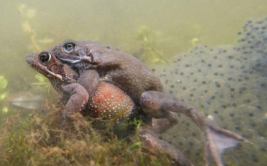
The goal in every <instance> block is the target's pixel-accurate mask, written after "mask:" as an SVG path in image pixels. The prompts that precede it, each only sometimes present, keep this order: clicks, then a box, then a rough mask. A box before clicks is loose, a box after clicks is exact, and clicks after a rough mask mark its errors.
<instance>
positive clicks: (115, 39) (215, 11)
mask: <svg viewBox="0 0 267 166" xmlns="http://www.w3.org/2000/svg"><path fill="white" fill-rule="evenodd" d="M266 11H267V1H266V0H254V1H252V0H251V1H249V0H246V1H244V0H235V1H231V0H225V1H220V0H198V1H197V0H180V1H178V0H165V1H162V0H147V1H143V0H135V1H133V0H129V1H123V0H113V1H111V0H80V1H70V0H68V1H54V0H53V1H52V0H48V1H40V0H38V1H23V0H22V1H18V0H17V1H15V0H12V1H4V0H1V5H0V13H1V17H2V19H1V24H0V25H1V26H0V36H1V39H0V45H1V49H0V54H1V56H0V61H1V66H0V71H1V72H0V75H1V77H2V78H1V77H0V78H1V79H0V81H1V80H2V81H1V82H0V95H6V94H7V97H6V98H9V99H8V100H7V99H5V102H4V100H2V99H1V100H0V101H1V103H0V106H1V108H0V111H1V114H0V115H1V116H2V117H0V121H1V122H2V121H4V120H5V118H6V117H7V115H8V114H9V113H11V114H15V113H16V112H24V113H25V115H26V114H28V113H29V112H31V111H30V110H29V109H25V108H23V109H22V108H21V107H14V106H12V105H11V102H12V101H13V100H14V99H17V97H21V96H25V94H26V93H25V92H31V93H34V94H36V93H40V92H42V93H45V92H47V88H46V86H47V82H46V81H44V80H42V78H40V79H39V80H38V79H37V78H36V74H37V72H36V71H33V70H32V69H31V68H30V67H29V66H28V64H27V63H26V62H25V57H26V55H28V54H29V53H31V52H38V51H41V50H44V49H47V48H52V47H53V46H55V45H56V44H58V43H60V42H61V41H63V40H65V39H74V40H95V41H99V42H103V43H106V44H110V45H113V46H115V47H117V48H120V49H122V50H124V51H126V52H129V53H131V54H134V55H136V56H138V57H139V58H141V59H143V60H144V61H145V62H146V63H147V64H149V65H151V64H152V63H159V64H164V61H162V58H161V57H160V56H163V57H165V58H166V59H170V58H171V57H173V56H175V55H176V57H177V55H178V54H181V53H183V52H189V50H190V49H192V48H193V47H194V46H196V45H198V44H200V45H201V44H206V45H208V46H210V47H213V48H214V49H215V50H216V49H218V46H219V47H220V46H221V45H230V46H227V47H226V48H223V49H226V50H230V52H231V51H232V48H229V47H231V46H232V47H234V46H235V45H236V43H237V40H238V39H240V36H238V34H237V32H240V31H243V25H244V24H245V22H246V21H247V20H249V19H260V18H264V17H267V12H266ZM262 35H265V36H266V31H265V34H264V33H263V34H262ZM149 48H153V49H154V50H156V52H157V53H155V51H154V52H153V51H151V50H150V51H147V50H149ZM146 49H147V50H146ZM144 50H145V51H144ZM252 51H253V49H252ZM264 51H266V49H265V50H264ZM204 52H205V51H204ZM191 53H192V52H191ZM198 53H199V52H195V54H196V57H193V56H190V58H191V59H190V58H187V60H185V61H183V63H185V64H186V63H189V62H192V61H195V62H200V61H201V58H200V57H199V54H198ZM192 54H194V51H193V53H192ZM207 54H211V56H212V55H214V54H212V53H207ZM232 54H234V55H235V54H236V53H232ZM159 55H160V56H159ZM181 56H182V54H181ZM236 56H240V54H236ZM204 58H206V57H204ZM217 62H218V61H214V62H212V63H214V64H216V63H217ZM238 63H239V64H238V65H240V66H242V65H244V66H245V68H247V69H248V70H249V69H250V68H251V67H250V66H249V65H251V64H253V62H252V61H251V62H250V61H244V62H243V61H238ZM264 63H266V61H264ZM218 65H220V64H218ZM196 66H197V67H198V68H202V70H203V71H205V72H206V73H205V76H204V78H205V79H206V80H208V79H211V80H213V76H211V75H213V73H212V72H211V70H208V69H207V67H206V66H205V67H204V66H203V67H201V65H200V66H198V65H196ZM162 68H165V66H164V65H163V67H162ZM175 68H176V67H171V68H170V70H174V69H175ZM179 70H183V71H184V72H185V73H186V72H187V71H188V72H192V71H194V70H193V69H185V68H179ZM206 70H207V71H206ZM214 70H215V69H214ZM220 70H222V71H223V72H224V73H226V74H227V73H228V74H229V75H231V77H235V76H236V75H233V74H232V73H231V72H228V70H229V69H228V68H223V67H222V69H220ZM179 72H180V71H179ZM209 72H210V73H209ZM264 72H265V71H264ZM3 77H4V78H5V79H3ZM183 77H184V78H185V77H187V75H186V74H185V76H183V74H182V75H181V74H180V75H179V76H178V77H172V76H169V77H167V78H162V81H163V83H164V82H165V81H166V79H171V78H174V80H176V78H179V79H181V80H183ZM259 77H260V78H259ZM265 77H266V75H265V74H261V75H260V76H257V75H255V72H254V74H251V75H250V78H251V79H254V82H251V81H248V80H247V81H246V82H245V83H246V86H245V87H246V88H252V89H253V91H252V90H251V91H248V92H246V93H245V94H235V95H236V97H235V99H230V97H231V95H232V94H231V93H230V92H229V93H226V92H225V93H224V96H225V97H224V98H223V99H220V100H217V101H220V102H225V103H228V101H229V100H236V101H237V102H236V105H237V106H239V107H238V109H237V110H238V111H239V112H238V113H240V114H249V113H251V112H250V111H252V112H253V110H255V108H257V109H258V110H256V113H254V115H255V116H254V117H257V118H262V119H260V120H259V121H257V120H255V119H253V121H255V123H256V122H258V123H259V124H258V126H261V127H260V128H253V127H252V128H250V127H251V126H250V127H248V129H249V130H250V131H251V132H250V133H251V134H250V135H249V134H248V139H249V138H251V140H252V142H253V141H254V142H253V143H254V144H255V147H252V146H251V147H248V148H245V149H241V150H239V151H238V152H239V153H241V154H244V155H245V156H246V158H249V159H248V160H249V162H247V163H249V164H248V165H267V161H266V159H265V160H264V157H262V155H266V151H267V143H266V133H267V131H266V128H264V125H263V123H265V124H266V118H267V117H266V116H267V115H266V108H267V107H265V106H266V105H265V104H262V103H264V102H265V99H266V96H267V91H266V92H265V90H262V89H261V88H264V87H262V86H258V85H262V84H263V83H265V80H266V79H265ZM187 78H188V79H184V80H186V81H192V82H193V79H192V80H190V78H189V77H187ZM195 78H199V79H204V78H202V77H201V76H199V75H196V76H195ZM164 79H165V80H164ZM244 79H245V77H244ZM3 80H7V83H8V84H7V86H5V85H4V84H5V81H3ZM174 80H173V81H174ZM216 81H217V82H220V83H221V84H223V85H225V87H224V88H225V89H227V86H231V85H232V84H228V83H225V82H226V78H220V79H217V78H216ZM257 81H258V82H257ZM170 82H172V81H170ZM33 83H34V84H33ZM242 83H244V82H241V83H240V84H242ZM1 84H3V85H1ZM36 84H42V86H37V85H36ZM233 84H234V83H233ZM165 85H166V87H167V88H166V90H167V91H168V92H171V91H172V92H175V93H176V94H175V95H176V96H177V97H179V96H182V97H183V98H186V99H187V101H188V103H190V102H192V105H194V106H196V107H199V108H200V106H199V105H203V107H205V108H207V107H209V109H208V111H207V112H205V111H204V112H205V113H207V114H212V113H211V112H212V111H210V110H213V111H214V109H215V108H216V109H218V110H217V111H225V114H226V113H227V111H229V112H231V111H232V112H233V111H234V109H235V106H227V107H226V108H220V109H219V107H217V105H218V103H217V102H213V103H212V102H211V105H208V104H205V102H206V101H208V100H210V98H208V97H210V96H214V95H213V94H209V95H207V96H205V95H203V94H202V93H201V92H202V91H203V93H204V91H205V90H206V88H210V89H211V90H212V92H213V93H216V92H217V91H218V90H217V89H212V88H213V87H211V85H203V84H202V88H199V87H201V86H199V85H198V84H193V83H192V84H190V83H187V85H188V87H184V86H185V85H184V84H182V85H177V88H176V87H175V89H174V90H173V89H171V88H170V87H169V85H170V83H169V84H168V83H166V82H165ZM238 85H239V84H236V87H239V86H238ZM194 86H195V87H194ZM257 86H258V87H257ZM240 87H242V86H241V85H240ZM40 88H43V89H44V90H43V91H42V90H40ZM183 88H186V89H185V90H184V91H183ZM194 88H197V90H192V91H197V92H195V93H194V95H199V96H197V97H196V98H193V99H191V98H190V95H191V94H192V93H191V92H192V91H190V89H194ZM181 91H183V92H181ZM258 91H261V92H262V93H260V94H259V93H258ZM179 92H181V95H179V94H178V93H179ZM52 93H54V92H53V90H52ZM218 93H220V92H219V91H218ZM218 93H217V94H218ZM244 95H245V96H248V95H250V96H249V97H244V98H243V97H242V96H244ZM251 95H252V96H251ZM229 96H230V97H229ZM46 97H47V96H46ZM34 98H35V99H37V97H36V96H35V97H34ZM27 99H32V98H31V97H29V98H27ZM243 99H244V100H247V99H250V100H253V101H255V102H254V103H246V102H245V101H243ZM41 100H44V99H43V98H40V100H37V101H36V102H39V101H41ZM214 100H216V99H214ZM22 102H29V101H25V100H22ZM203 103H204V104H203ZM258 103H260V104H258ZM8 104H10V105H8ZM232 104H233V103H232ZM26 105H28V103H27V104H26ZM237 106H236V107H237ZM242 106H243V107H244V108H245V109H246V110H248V112H242V111H240V109H241V108H242ZM257 106H260V107H257ZM259 110H262V111H261V112H260V113H258V114H257V111H259ZM264 110H265V112H264ZM213 116H214V117H215V119H216V118H217V120H218V121H219V124H220V125H221V126H223V127H228V128H229V129H233V130H235V128H234V127H229V126H231V123H230V122H228V121H227V122H223V121H220V118H218V116H216V115H213ZM264 116H265V117H264ZM222 117H223V118H226V117H224V113H222ZM264 118H265V119H264ZM240 119H241V120H244V122H243V123H244V124H243V123H241V122H240V123H239V124H238V126H239V127H240V126H246V125H247V124H248V123H249V124H251V121H247V124H246V118H243V115H241V118H240ZM235 120H236V119H235ZM235 120H230V121H232V124H233V125H232V126H234V125H235V124H236V123H234V122H233V121H235ZM226 123H227V125H226ZM229 123H230V124H229ZM228 125H229V126H228ZM262 126H263V127H262ZM235 127H236V126H235ZM246 127H247V126H246ZM175 129H177V128H175ZM244 130H245V129H243V131H238V130H237V131H236V132H238V133H239V134H243V135H244V134H245V133H244ZM188 135H190V134H188ZM165 137H166V139H168V140H171V141H172V142H174V144H175V145H177V146H179V147H180V144H179V143H181V142H182V144H184V142H187V140H185V139H187V137H185V136H184V137H183V136H182V137H181V138H180V139H181V140H182V141H177V142H175V141H176V138H174V137H173V136H172V135H170V134H167V135H166V136H165ZM178 142H179V143H178ZM192 142H194V141H192ZM199 144H201V143H199ZM197 146H199V145H197ZM245 146H246V145H245ZM181 147H182V146H181ZM242 150H243V151H242ZM184 151H186V149H184ZM233 151H234V150H233ZM244 151H246V152H244ZM250 151H251V153H250ZM234 152H236V151H234ZM186 153H187V155H188V156H189V157H190V158H192V159H194V160H201V158H200V157H194V156H195V155H194V154H192V153H193V152H186ZM199 153H200V152H199ZM252 153H253V154H252ZM235 157H236V158H234V157H232V158H234V159H233V160H232V161H234V162H233V163H235V162H237V163H239V164H240V163H242V162H238V161H236V160H241V159H242V158H241V157H240V156H235ZM193 163H196V164H197V162H194V161H193ZM239 164H237V165H239ZM242 165H244V164H242Z"/></svg>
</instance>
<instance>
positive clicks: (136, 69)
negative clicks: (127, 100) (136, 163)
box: [52, 40, 245, 166]
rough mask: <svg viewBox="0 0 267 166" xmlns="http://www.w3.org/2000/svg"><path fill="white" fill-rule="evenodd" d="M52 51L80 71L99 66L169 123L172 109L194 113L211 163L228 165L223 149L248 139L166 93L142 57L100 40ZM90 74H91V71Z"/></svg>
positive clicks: (66, 44) (107, 77) (101, 72)
mask: <svg viewBox="0 0 267 166" xmlns="http://www.w3.org/2000/svg"><path fill="white" fill-rule="evenodd" d="M52 51H53V53H54V54H55V55H56V56H57V58H58V59H60V60H61V61H63V62H65V63H69V64H70V65H71V66H72V67H73V69H76V70H78V72H79V73H84V72H87V70H96V71H97V72H98V73H99V76H100V79H101V80H104V81H105V82H110V83H112V84H114V85H116V86H118V87H119V88H121V89H122V90H123V91H125V93H126V94H128V95H129V96H130V97H131V98H132V100H133V101H134V102H135V104H136V105H139V106H141V108H142V110H143V111H144V112H145V113H147V114H148V116H151V117H152V118H156V119H162V118H166V119H168V120H169V123H172V122H173V121H175V120H174V119H175V118H174V116H173V114H172V112H175V113H182V114H184V115H186V116H188V117H190V118H191V119H192V120H193V121H194V122H195V123H196V125H197V126H199V127H200V129H201V130H203V131H204V133H205V136H206V142H205V161H206V164H207V165H210V164H211V162H212V161H215V162H216V164H217V165H218V166H222V165H224V164H223V162H222V157H221V156H222V153H223V151H224V150H225V149H227V148H230V147H234V146H236V144H237V143H238V142H239V141H245V139H244V138H243V137H241V136H239V135H237V134H235V133H234V132H231V131H228V130H225V129H222V128H220V127H219V126H217V125H216V124H215V123H214V122H212V121H211V120H209V119H208V118H207V117H205V116H204V115H202V114H201V113H199V112H198V111H197V110H195V109H194V108H193V107H191V106H188V105H187V104H185V103H184V102H183V101H182V100H177V99H175V98H174V97H173V96H171V95H168V94H166V93H164V92H163V87H162V84H161V83H160V81H159V79H158V78H157V77H156V76H154V75H153V73H152V72H151V71H150V70H149V69H148V68H147V67H146V66H145V65H144V64H143V63H142V62H141V61H139V60H138V59H136V58H135V57H133V56H131V55H129V54H127V53H125V52H122V51H120V50H118V49H115V48H113V47H111V46H107V45H104V44H101V43H97V42H92V41H88V42H87V41H73V40H68V41H65V42H63V43H61V44H59V45H57V46H56V47H54V49H53V50H52ZM88 78H90V76H89V75H88ZM89 80H90V79H89ZM87 82H88V81H87ZM152 135H153V134H152V133H151V132H150V131H146V130H143V132H141V134H140V139H141V140H143V141H144V142H150V140H152V139H153V138H155V137H152ZM144 145H145V146H148V147H151V146H158V147H159V148H160V146H161V145H156V144H154V145H150V144H149V143H147V144H144ZM170 149H171V148H170ZM178 160H179V159H178ZM181 165H183V164H181ZM185 165H186V164H185Z"/></svg>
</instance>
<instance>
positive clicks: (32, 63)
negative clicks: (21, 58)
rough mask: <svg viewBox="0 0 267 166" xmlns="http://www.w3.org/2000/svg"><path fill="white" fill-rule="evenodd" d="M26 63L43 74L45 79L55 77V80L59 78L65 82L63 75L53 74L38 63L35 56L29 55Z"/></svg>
mask: <svg viewBox="0 0 267 166" xmlns="http://www.w3.org/2000/svg"><path fill="white" fill-rule="evenodd" d="M26 61H27V63H28V64H29V65H30V66H31V67H32V68H34V69H35V70H37V71H38V72H39V73H41V74H43V75H44V76H45V77H54V78H57V79H59V80H61V81H63V78H62V76H61V75H59V74H55V73H53V72H52V71H50V70H49V69H48V68H47V67H46V66H44V65H42V64H41V63H40V62H38V61H37V60H36V59H35V56H34V54H31V55H28V56H27V57H26Z"/></svg>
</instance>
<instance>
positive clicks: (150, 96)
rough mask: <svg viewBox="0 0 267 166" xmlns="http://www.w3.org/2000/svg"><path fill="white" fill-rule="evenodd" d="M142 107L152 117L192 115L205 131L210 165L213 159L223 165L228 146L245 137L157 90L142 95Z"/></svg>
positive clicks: (206, 153)
mask: <svg viewBox="0 0 267 166" xmlns="http://www.w3.org/2000/svg"><path fill="white" fill-rule="evenodd" d="M140 103H141V106H142V109H143V110H144V111H145V112H146V113H148V114H149V115H150V116H151V117H152V118H167V119H168V118H169V115H170V113H169V111H171V112H176V113H182V114H184V115H186V116H188V117H190V118H191V119H192V120H193V121H194V123H195V124H196V125H197V126H198V127H200V129H202V130H203V131H204V133H205V136H206V141H205V162H206V165H210V164H211V163H212V162H213V161H215V163H216V164H217V165H218V166H223V165H224V164H223V161H222V154H223V152H224V150H226V149H227V148H231V147H235V146H236V145H237V144H238V143H239V142H240V141H245V139H244V138H243V137H241V136H239V135H237V134H236V133H234V132H231V131H229V130H225V129H222V128H220V127H219V126H217V125H216V124H214V122H213V121H211V120H209V119H208V118H207V117H205V116H204V115H202V114H201V113H199V112H198V111H197V110H196V109H194V108H193V107H191V106H188V105H186V104H185V103H184V102H183V101H181V100H177V99H176V98H174V97H173V96H171V95H169V94H166V93H163V92H157V91H147V92H144V93H143V94H142V96H141V101H140Z"/></svg>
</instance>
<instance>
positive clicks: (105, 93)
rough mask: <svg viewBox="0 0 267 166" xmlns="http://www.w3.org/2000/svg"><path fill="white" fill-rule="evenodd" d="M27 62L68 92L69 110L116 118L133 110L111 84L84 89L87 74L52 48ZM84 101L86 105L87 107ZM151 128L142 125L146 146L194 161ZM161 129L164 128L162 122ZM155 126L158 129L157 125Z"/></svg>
mask: <svg viewBox="0 0 267 166" xmlns="http://www.w3.org/2000/svg"><path fill="white" fill-rule="evenodd" d="M27 62H28V64H29V65H30V66H32V67H33V68H34V69H36V70H37V71H38V72H40V73H41V74H43V75H44V76H46V77H47V78H48V79H49V80H50V82H51V84H52V85H53V87H54V88H55V89H56V90H57V91H58V92H59V93H61V94H62V95H65V96H67V97H66V98H67V100H68V102H67V104H66V105H65V109H66V110H67V112H77V111H80V110H83V112H84V114H89V115H90V117H92V118H99V117H102V118H113V117H117V116H120V117H121V114H122V113H123V114H125V112H126V114H127V117H128V116H129V114H130V112H131V111H132V110H133V107H134V104H133V102H132V100H131V99H130V98H129V96H128V95H126V94H125V93H124V92H123V91H122V90H120V89H119V88H117V87H116V86H114V85H112V84H109V83H106V82H103V81H99V83H98V85H97V86H94V87H96V89H95V90H94V92H92V90H91V89H92V86H88V85H87V86H86V87H87V88H88V87H89V89H90V90H88V89H85V87H83V86H82V85H80V84H79V83H80V82H82V83H84V82H83V80H82V79H87V78H86V75H85V74H84V75H83V76H80V77H79V78H78V75H77V73H76V72H75V71H74V70H72V69H71V68H70V67H69V66H68V65H65V64H63V63H62V62H60V61H59V60H58V59H57V58H56V57H55V56H54V54H53V53H52V52H50V51H43V52H41V53H40V54H37V53H36V54H31V55H29V56H27ZM88 71H90V73H89V72H88ZM88 71H86V73H87V74H88V75H90V76H91V77H90V78H93V79H94V80H95V79H97V80H98V75H97V73H96V72H95V71H93V70H88ZM87 80H88V79H87ZM94 80H92V81H94ZM89 84H91V82H89ZM89 93H90V95H89ZM84 105H87V106H86V107H84ZM125 110H126V111H125ZM174 117H176V116H174ZM176 118H177V117H176ZM163 121H165V120H161V121H160V122H163ZM156 127H158V126H156ZM151 128H152V129H153V126H151V127H149V128H148V127H142V128H141V130H140V134H141V135H143V136H145V137H146V139H141V140H142V141H144V145H145V146H144V148H147V149H148V150H150V151H154V150H155V149H159V150H161V151H163V152H165V153H166V154H167V155H169V156H170V157H171V158H172V159H174V160H175V163H176V164H178V165H191V164H190V163H189V162H188V161H187V160H186V158H185V157H184V156H183V154H182V153H180V152H179V151H178V150H177V149H175V148H174V147H173V146H172V145H170V144H169V143H167V142H165V141H163V140H160V139H159V138H158V136H157V135H155V134H154V132H153V131H152V130H150V129H151ZM160 129H162V128H161V126H160ZM155 130H156V131H159V129H158V128H157V129H155Z"/></svg>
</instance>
